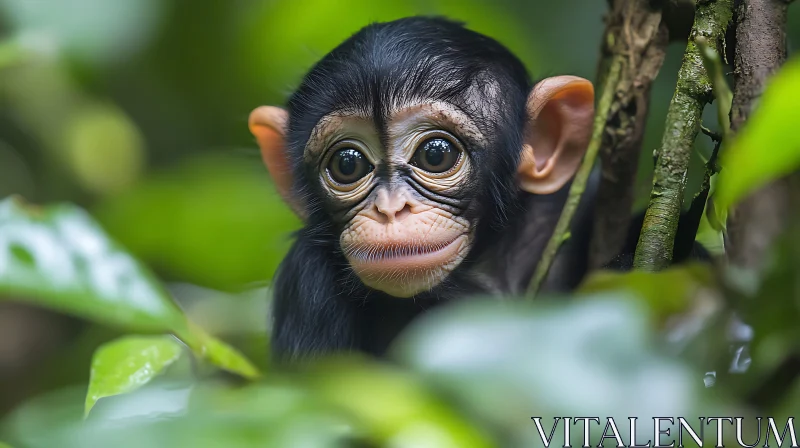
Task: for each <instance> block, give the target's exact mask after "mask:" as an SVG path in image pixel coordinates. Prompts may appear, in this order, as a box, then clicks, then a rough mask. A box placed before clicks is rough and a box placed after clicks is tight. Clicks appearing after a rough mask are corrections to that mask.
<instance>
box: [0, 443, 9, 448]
mask: <svg viewBox="0 0 800 448" xmlns="http://www.w3.org/2000/svg"><path fill="white" fill-rule="evenodd" d="M0 448H11V445H8V444H5V443H3V442H0Z"/></svg>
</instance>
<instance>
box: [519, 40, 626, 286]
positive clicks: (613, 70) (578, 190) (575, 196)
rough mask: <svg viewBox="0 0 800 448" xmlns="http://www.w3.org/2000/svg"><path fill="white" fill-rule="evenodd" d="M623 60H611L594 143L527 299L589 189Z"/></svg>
mask: <svg viewBox="0 0 800 448" xmlns="http://www.w3.org/2000/svg"><path fill="white" fill-rule="evenodd" d="M623 59H624V56H622V55H617V56H615V57H614V58H613V59H612V61H611V64H610V66H609V70H608V74H607V75H606V77H605V79H604V80H603V85H602V87H601V89H600V99H599V101H598V102H597V109H596V114H595V117H594V124H593V126H592V140H591V141H590V142H589V147H588V149H587V150H586V155H584V157H583V161H582V162H581V166H580V168H579V169H578V173H577V174H576V175H575V179H574V180H573V181H572V185H571V186H570V189H569V197H567V201H566V203H565V204H564V209H563V210H562V212H561V216H559V218H558V222H557V223H556V228H555V230H554V231H553V236H552V237H550V240H549V241H548V242H547V246H546V247H545V249H544V252H543V253H542V258H541V259H540V260H539V264H538V265H537V266H536V272H534V274H533V279H531V282H530V284H529V285H528V296H529V297H531V298H534V297H535V296H536V293H537V292H538V291H539V287H540V286H541V284H542V281H544V278H545V277H546V276H547V271H549V270H550V265H551V264H552V263H553V260H554V259H555V256H556V253H557V252H558V248H559V247H560V246H561V243H562V242H564V240H565V238H568V237H569V236H568V235H569V225H570V222H571V221H572V216H573V215H574V214H575V210H577V208H578V204H579V203H580V200H581V195H582V194H583V192H584V190H585V189H586V182H587V181H588V179H589V174H591V172H592V168H593V167H594V162H595V160H596V159H597V152H598V150H599V149H600V144H601V141H602V138H603V132H604V130H605V127H606V121H607V120H608V115H609V111H610V109H611V104H612V103H613V99H614V94H615V92H616V88H615V87H616V85H617V83H618V82H619V79H620V76H621V74H622V66H623Z"/></svg>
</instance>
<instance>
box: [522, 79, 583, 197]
mask: <svg viewBox="0 0 800 448" xmlns="http://www.w3.org/2000/svg"><path fill="white" fill-rule="evenodd" d="M527 114H528V117H527V124H526V125H525V133H524V141H523V150H522V159H521V161H520V164H519V169H518V178H519V184H520V188H522V189H523V190H524V191H527V192H528V193H533V194H549V193H554V192H556V191H558V190H559V189H560V188H561V187H562V186H564V184H566V183H567V182H568V181H569V180H570V179H571V178H572V176H573V175H574V174H575V172H576V171H577V170H578V166H580V164H581V160H582V159H583V154H584V153H585V152H586V147H587V146H588V144H589V139H590V138H591V135H592V121H593V120H594V88H593V87H592V83H591V82H589V81H587V80H585V79H583V78H578V77H577V76H555V77H552V78H547V79H545V80H543V81H540V82H539V83H538V84H537V85H536V87H534V89H533V91H532V92H531V93H530V95H528V103H527Z"/></svg>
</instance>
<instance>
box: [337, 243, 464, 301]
mask: <svg viewBox="0 0 800 448" xmlns="http://www.w3.org/2000/svg"><path fill="white" fill-rule="evenodd" d="M467 240H468V236H467V235H466V234H461V235H457V236H455V237H453V238H450V239H448V240H445V241H441V242H433V243H431V242H424V241H391V242H386V243H375V244H363V243H362V244H358V245H352V246H348V247H345V248H344V252H345V255H346V256H347V259H348V260H349V261H350V265H351V266H352V267H353V270H354V271H355V272H356V274H357V275H358V276H359V277H360V278H361V280H362V281H364V283H365V284H367V285H368V286H370V287H373V288H375V289H378V290H382V291H384V292H387V293H389V294H392V295H396V296H398V297H408V296H411V295H413V294H416V293H418V292H420V291H423V290H426V289H430V288H432V287H433V286H435V285H436V284H438V283H439V282H440V281H441V280H443V279H444V277H446V276H447V274H449V273H450V271H452V270H453V269H454V268H455V267H456V266H457V265H458V264H459V263H460V262H461V260H462V259H463V252H465V249H466V247H467V245H466V243H467Z"/></svg>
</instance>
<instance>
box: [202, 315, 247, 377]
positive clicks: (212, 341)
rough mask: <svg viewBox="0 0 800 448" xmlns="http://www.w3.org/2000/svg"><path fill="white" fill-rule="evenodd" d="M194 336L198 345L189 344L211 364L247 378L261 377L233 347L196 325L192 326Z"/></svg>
mask: <svg viewBox="0 0 800 448" xmlns="http://www.w3.org/2000/svg"><path fill="white" fill-rule="evenodd" d="M192 334H193V335H194V337H195V338H196V340H197V344H193V343H189V345H190V346H191V347H192V350H194V351H195V353H197V354H198V355H199V356H201V357H203V358H205V359H207V360H208V361H209V362H210V363H212V364H214V365H215V366H217V367H219V368H221V369H224V370H227V371H229V372H232V373H236V374H238V375H241V376H243V377H245V378H249V379H254V378H257V377H258V376H259V372H258V369H257V368H256V367H255V366H254V365H253V364H252V363H251V362H250V361H248V360H247V358H245V357H244V356H243V355H242V354H241V353H239V352H238V351H237V350H236V349H234V348H233V347H231V346H229V345H228V344H226V343H224V342H222V341H221V340H219V339H217V338H215V337H213V336H211V335H209V334H208V333H206V332H205V331H203V330H202V329H201V328H200V327H198V326H195V325H193V326H192Z"/></svg>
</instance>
